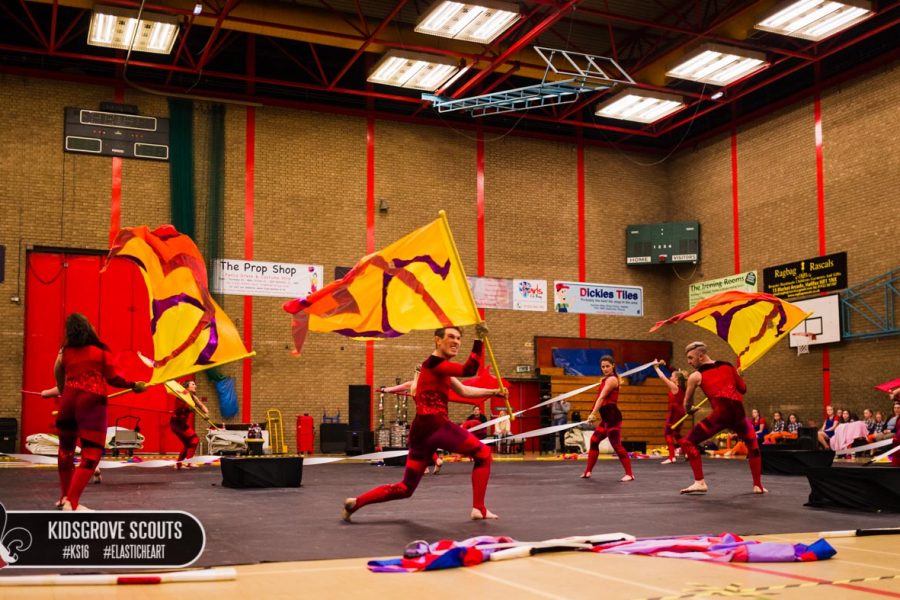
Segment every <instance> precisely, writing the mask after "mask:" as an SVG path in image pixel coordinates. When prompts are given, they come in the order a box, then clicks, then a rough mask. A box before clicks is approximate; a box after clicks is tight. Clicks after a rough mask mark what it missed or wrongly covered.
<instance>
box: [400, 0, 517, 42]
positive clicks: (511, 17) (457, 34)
mask: <svg viewBox="0 0 900 600" xmlns="http://www.w3.org/2000/svg"><path fill="white" fill-rule="evenodd" d="M518 18H519V7H518V5H516V4H511V3H509V2H495V1H494V0H478V1H477V2H453V1H452V0H438V1H437V2H435V3H434V4H432V5H431V6H430V7H428V10H427V11H425V15H424V16H423V17H422V18H421V19H419V23H418V24H417V25H416V31H417V32H418V33H426V34H429V35H439V36H441V37H448V38H453V39H457V40H465V41H468V42H476V43H479V44H489V43H490V42H492V41H493V40H494V39H495V38H496V37H497V36H499V35H500V34H501V33H503V32H504V31H506V30H507V29H509V27H510V26H511V25H512V24H513V23H515V22H516V21H517V20H518Z"/></svg>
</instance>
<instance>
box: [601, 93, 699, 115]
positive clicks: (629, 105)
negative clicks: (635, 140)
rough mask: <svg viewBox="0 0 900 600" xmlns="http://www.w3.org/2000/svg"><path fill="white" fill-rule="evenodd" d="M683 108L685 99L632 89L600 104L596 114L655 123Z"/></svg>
mask: <svg viewBox="0 0 900 600" xmlns="http://www.w3.org/2000/svg"><path fill="white" fill-rule="evenodd" d="M682 108H684V99H683V98H682V97H681V96H675V95H673V94H664V93H661V92H652V91H649V90H641V89H637V88H632V89H626V90H623V91H621V92H620V93H618V94H616V95H615V96H613V97H612V98H610V99H609V100H607V101H606V102H602V103H601V104H598V105H597V108H596V110H595V111H594V114H595V115H597V116H598V117H607V118H609V119H620V120H623V121H634V122H636V123H655V122H656V121H659V120H660V119H662V118H664V117H668V116H669V115H671V114H672V113H675V112H677V111H679V110H681V109H682Z"/></svg>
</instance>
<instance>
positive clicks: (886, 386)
mask: <svg viewBox="0 0 900 600" xmlns="http://www.w3.org/2000/svg"><path fill="white" fill-rule="evenodd" d="M875 389H876V390H881V391H882V392H885V393H886V394H892V393H894V390H896V389H900V379H892V380H891V381H885V382H884V383H879V384H878V385H876V386H875Z"/></svg>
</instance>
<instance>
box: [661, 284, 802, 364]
mask: <svg viewBox="0 0 900 600" xmlns="http://www.w3.org/2000/svg"><path fill="white" fill-rule="evenodd" d="M811 314H812V313H808V312H806V311H804V310H803V309H802V308H800V307H798V306H795V305H793V304H791V303H790V302H785V301H784V300H781V299H780V298H776V297H775V296H771V295H769V294H763V293H759V292H739V291H730V292H720V293H718V294H715V295H713V296H710V297H709V298H705V299H703V300H701V301H700V302H698V303H697V304H695V305H694V307H693V308H691V309H690V310H688V311H685V312H683V313H679V314H677V315H675V316H673V317H669V318H668V319H666V320H665V321H660V322H659V323H657V324H656V325H654V326H653V328H652V329H650V331H656V330H657V329H659V328H660V327H662V326H663V325H667V324H669V323H675V322H677V321H689V322H691V323H693V324H694V325H698V326H699V327H703V328H704V329H706V330H708V331H712V332H713V333H715V334H716V335H717V336H719V337H720V338H722V339H723V340H725V341H726V342H728V345H729V346H731V349H732V350H734V352H735V354H737V366H738V368H740V369H746V368H747V367H749V366H750V365H752V364H753V363H755V362H756V361H757V360H759V359H760V357H762V355H763V354H765V353H766V352H768V351H769V349H770V348H771V347H772V346H774V345H775V344H776V343H777V342H778V340H780V339H781V338H783V337H784V336H785V335H787V334H788V332H789V331H790V330H791V329H793V328H794V327H796V326H797V325H799V324H800V322H801V321H803V320H804V319H806V318H807V317H808V316H809V315H811Z"/></svg>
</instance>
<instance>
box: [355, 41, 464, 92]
mask: <svg viewBox="0 0 900 600" xmlns="http://www.w3.org/2000/svg"><path fill="white" fill-rule="evenodd" d="M457 71H459V63H458V62H457V61H456V60H454V59H452V58H445V57H443V56H436V55H434V54H424V53H421V52H406V51H403V50H391V51H390V52H388V53H387V54H385V55H384V57H383V58H382V59H381V60H380V61H379V62H378V64H377V65H375V68H374V69H373V70H372V73H371V75H369V77H368V81H371V82H372V83H383V84H384V85H393V86H397V87H404V88H412V89H416V90H423V91H427V92H433V91H435V90H437V89H438V88H440V87H442V86H443V85H444V83H446V82H447V81H448V80H449V79H450V78H451V77H453V76H454V75H455V74H456V72H457Z"/></svg>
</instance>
